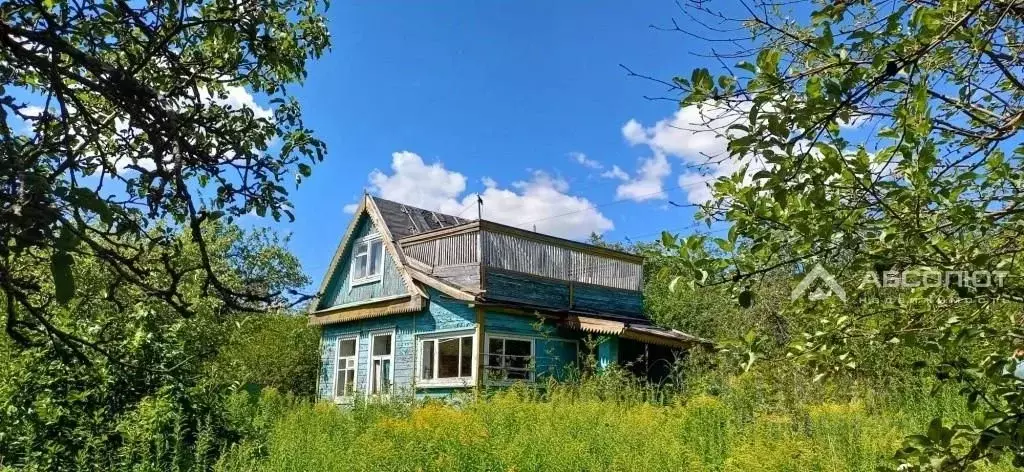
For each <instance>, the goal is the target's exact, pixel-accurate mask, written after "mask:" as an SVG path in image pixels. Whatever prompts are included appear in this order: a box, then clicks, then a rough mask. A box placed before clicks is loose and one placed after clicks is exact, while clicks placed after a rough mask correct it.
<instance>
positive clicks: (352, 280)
mask: <svg viewBox="0 0 1024 472" xmlns="http://www.w3.org/2000/svg"><path fill="white" fill-rule="evenodd" d="M375 241H380V271H378V272H377V273H376V274H374V275H369V276H363V277H356V260H357V258H358V256H359V254H360V253H357V252H356V248H358V247H359V245H360V244H366V262H365V263H364V266H363V268H364V269H368V268H369V265H370V257H371V255H370V248H372V247H373V243H374V242H375ZM385 252H386V251H385V250H384V238H383V237H382V236H381V234H380V233H374V234H370V235H368V236H363V237H362V238H359V239H357V240H356V241H355V242H353V243H352V255H351V259H352V260H351V261H349V268H348V277H349V287H355V286H357V285H365V284H371V283H374V282H380V281H381V279H383V278H384V265H385V264H384V254H385Z"/></svg>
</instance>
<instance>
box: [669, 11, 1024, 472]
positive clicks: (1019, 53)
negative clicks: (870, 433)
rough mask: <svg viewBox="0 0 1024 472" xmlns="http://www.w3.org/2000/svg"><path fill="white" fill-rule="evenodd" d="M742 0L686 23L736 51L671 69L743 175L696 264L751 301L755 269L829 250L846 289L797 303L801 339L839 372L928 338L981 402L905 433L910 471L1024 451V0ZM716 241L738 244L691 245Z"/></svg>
mask: <svg viewBox="0 0 1024 472" xmlns="http://www.w3.org/2000/svg"><path fill="white" fill-rule="evenodd" d="M787 5H794V6H792V9H789V8H790V7H789V6H787ZM739 6H740V8H739V9H740V10H742V11H744V14H743V15H739V16H735V15H730V14H729V13H727V12H723V11H718V10H715V8H716V5H715V4H714V3H713V2H708V3H695V4H687V5H685V6H682V7H681V8H682V12H683V14H685V15H687V16H690V17H691V18H693V19H694V21H695V22H697V23H698V24H700V25H704V26H706V29H705V30H704V32H699V31H695V30H693V29H689V28H688V29H684V28H680V27H678V26H676V27H674V28H670V29H672V30H675V31H679V32H680V33H681V34H686V35H694V36H697V37H698V38H700V39H702V40H704V41H705V42H704V44H710V45H711V50H712V51H713V52H714V56H715V57H716V59H717V60H718V63H719V64H720V67H719V68H718V69H719V70H720V72H717V71H716V74H714V75H713V74H712V71H711V70H709V69H705V68H702V69H697V70H694V71H693V72H692V74H690V76H689V77H688V78H676V79H674V80H673V81H671V82H663V83H664V84H667V85H668V86H669V87H671V88H672V89H673V90H675V91H677V92H679V93H680V94H681V96H682V99H681V101H680V105H681V106H687V107H694V108H696V109H699V110H700V111H701V114H702V116H703V117H704V120H703V122H702V123H701V125H702V126H704V127H706V128H710V131H709V132H711V133H715V134H717V135H718V136H719V137H720V138H721V139H724V140H726V141H727V142H728V151H727V153H726V154H723V155H719V156H708V164H712V165H727V166H731V167H727V168H730V169H732V170H734V172H732V173H731V174H730V175H728V176H726V177H722V178H719V179H718V180H717V181H716V182H715V183H714V185H713V191H714V197H713V200H712V201H710V202H708V203H707V204H706V205H705V206H704V207H703V208H702V211H701V212H700V214H699V217H700V218H704V219H706V220H708V221H727V222H729V223H730V225H731V226H730V230H729V233H728V235H727V236H726V237H723V238H718V239H711V238H707V237H697V238H694V239H691V240H684V241H681V242H679V243H678V244H677V247H678V249H679V252H680V258H681V259H682V260H683V261H684V266H685V267H686V270H685V273H686V274H687V275H688V279H689V280H690V281H691V282H692V283H693V284H694V285H705V286H707V285H727V286H731V287H733V288H734V290H735V292H736V294H737V295H738V297H739V301H740V304H741V305H749V304H750V303H751V291H750V289H749V287H748V284H749V282H750V281H752V280H755V279H756V278H758V277H759V276H761V275H763V274H768V273H770V272H772V271H778V270H780V269H783V270H784V272H785V273H786V274H787V276H789V274H791V276H793V277H799V276H800V275H802V274H807V273H808V272H810V269H811V268H812V267H814V266H815V265H816V264H821V265H822V266H823V267H824V268H825V269H826V270H827V271H828V272H830V273H831V274H833V275H835V276H836V277H837V278H838V279H839V281H840V282H841V285H842V288H843V289H845V295H846V299H845V301H844V300H841V299H840V298H839V297H836V296H833V297H829V298H825V299H820V300H810V299H808V298H807V297H801V298H798V299H796V300H795V301H793V302H792V303H790V304H788V306H787V307H786V308H785V310H786V311H787V313H788V314H789V315H790V316H793V317H796V318H801V319H806V320H813V321H814V323H815V328H814V329H811V330H808V332H807V333H805V335H804V337H803V338H802V339H800V340H799V342H796V343H794V345H793V353H794V354H797V355H798V357H799V358H800V359H802V360H803V361H805V362H807V363H808V364H809V365H811V366H812V367H814V368H815V369H817V371H818V372H819V376H826V375H835V374H837V373H841V372H843V371H845V370H849V369H856V368H857V366H858V358H857V357H858V356H857V352H858V349H855V348H854V347H855V346H872V347H873V348H874V349H875V351H882V350H884V349H885V347H886V346H891V345H897V344H899V345H912V346H914V347H915V348H919V349H920V352H923V353H928V354H927V355H922V356H921V357H920V358H919V359H916V361H918V366H919V367H921V368H923V369H925V370H924V372H929V373H931V374H933V375H934V376H935V377H936V378H937V379H939V380H940V381H944V382H955V383H956V384H957V385H959V386H960V387H961V388H962V392H963V394H964V395H965V396H966V397H967V399H968V401H969V403H970V405H971V406H972V407H974V408H976V409H977V410H978V411H979V415H978V418H979V419H978V421H977V422H976V423H975V424H958V425H946V424H944V423H943V422H942V419H941V418H936V420H935V421H933V422H932V424H931V426H930V427H929V430H928V432H927V434H922V435H919V436H915V437H912V438H908V440H907V446H906V448H905V449H904V450H902V451H901V453H900V456H899V457H900V458H901V460H902V461H904V463H905V467H909V468H911V469H941V470H954V469H955V470H961V469H966V468H969V467H970V466H972V465H973V464H975V463H976V462H978V461H981V460H993V461H994V460H999V459H1000V456H1001V455H1003V454H1005V453H1009V454H1012V455H1013V461H1014V464H1016V465H1024V434H1022V432H1024V429H1022V428H1021V425H1024V383H1022V382H1021V380H1019V379H1016V378H1014V377H1013V376H1012V375H1009V374H1008V364H1009V360H1008V357H1009V355H1010V353H1011V352H1012V350H1013V349H1012V348H1013V347H1014V346H1016V345H1020V343H1021V342H1022V341H1021V340H1022V339H1024V331H1022V330H1021V328H1020V322H1021V315H1020V310H1021V302H1022V301H1024V284H1022V283H1021V279H1020V278H1019V277H1017V276H1018V275H1019V274H1021V268H1022V265H1021V264H1022V263H1024V260H1022V258H1021V257H1018V256H1019V255H1020V254H1021V252H1022V250H1024V238H1021V232H1022V230H1024V218H1022V216H1024V193H1022V192H1021V188H1022V185H1024V165H1022V164H1024V162H1022V161H1024V145H1021V142H1022V140H1021V134H1022V133H1021V131H1022V130H1024V40H1022V37H1021V31H1024V29H1022V27H1024V24H1022V23H1024V5H1022V4H1021V3H1020V2H1019V1H1012V0H1011V1H1006V0H994V1H988V0H935V1H902V0H891V1H875V0H860V1H851V2H848V1H836V2H815V5H813V8H808V6H807V5H803V4H779V3H776V2H763V3H758V4H753V5H752V4H748V3H746V2H743V1H741V2H740V3H739ZM812 10H813V11H812ZM730 22H735V26H736V28H732V27H731V26H730V25H729V23H730ZM716 76H717V77H716ZM712 243H713V244H715V245H716V246H717V247H718V248H720V249H721V250H722V251H723V252H724V253H725V254H724V256H721V257H708V256H706V252H704V251H695V250H692V249H693V248H697V247H703V246H705V245H708V244H712ZM936 274H938V277H939V278H938V280H939V283H935V280H936V279H935V277H936ZM1000 274H1002V275H1000ZM1006 274H1008V276H1007V275H1006ZM894 281H898V282H899V283H893V282H894ZM904 281H906V282H908V283H904Z"/></svg>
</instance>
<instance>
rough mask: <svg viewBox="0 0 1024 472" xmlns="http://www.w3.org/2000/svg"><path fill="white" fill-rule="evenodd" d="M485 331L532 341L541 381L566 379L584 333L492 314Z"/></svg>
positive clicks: (511, 316)
mask: <svg viewBox="0 0 1024 472" xmlns="http://www.w3.org/2000/svg"><path fill="white" fill-rule="evenodd" d="M484 332H485V333H486V334H488V335H490V336H499V337H500V336H501V335H503V334H505V335H513V336H518V337H526V338H532V339H533V342H534V353H535V355H536V359H535V360H534V367H535V372H536V374H537V380H538V381H542V380H543V379H544V378H545V377H547V376H553V377H554V378H556V379H563V378H565V374H566V373H567V372H568V370H569V369H570V366H572V365H574V364H575V363H576V361H577V357H578V356H579V343H581V342H582V341H580V340H579V338H580V333H576V332H568V333H566V332H560V330H558V329H557V328H556V327H554V326H552V325H551V324H550V323H545V322H544V321H543V320H542V319H540V318H537V317H530V316H523V315H513V314H508V313H500V312H491V311H488V312H487V314H486V321H485V323H484Z"/></svg>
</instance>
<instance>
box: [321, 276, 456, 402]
mask: <svg viewBox="0 0 1024 472" xmlns="http://www.w3.org/2000/svg"><path fill="white" fill-rule="evenodd" d="M475 327H476V312H475V311H474V309H473V308H470V307H469V306H468V305H467V304H466V303H465V302H458V301H455V300H450V299H446V298H444V297H442V296H440V294H438V293H437V292H435V291H433V290H431V291H430V303H429V305H428V306H427V308H425V309H424V310H423V311H422V312H419V313H410V314H402V315H391V316H383V317H380V318H371V319H367V320H360V321H352V322H348V323H339V324H334V325H329V326H327V327H325V328H324V330H323V332H322V334H321V344H322V346H323V349H322V351H323V352H322V357H321V369H320V381H319V392H320V397H321V398H324V399H328V398H332V397H333V392H332V389H333V388H334V376H335V375H336V371H335V367H334V365H335V360H336V359H337V354H336V352H337V351H336V350H335V349H336V346H337V340H338V339H339V338H341V337H350V336H353V335H358V336H359V348H358V351H357V352H358V363H357V367H356V389H357V390H359V391H365V389H366V380H367V377H366V376H367V373H368V372H369V366H370V364H369V359H370V337H371V335H372V334H373V333H377V332H382V331H390V330H394V332H395V341H394V345H395V350H394V385H395V389H396V392H397V393H400V394H401V393H409V390H410V389H411V388H412V385H413V378H414V373H415V371H414V369H415V363H416V352H415V350H416V347H415V342H416V336H417V335H419V334H427V333H432V332H437V331H449V330H456V329H474V328H475Z"/></svg>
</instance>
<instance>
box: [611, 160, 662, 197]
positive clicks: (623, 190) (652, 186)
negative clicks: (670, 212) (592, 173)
mask: <svg viewBox="0 0 1024 472" xmlns="http://www.w3.org/2000/svg"><path fill="white" fill-rule="evenodd" d="M620 170H621V169H620ZM671 173H672V166H671V164H669V163H668V158H666V157H665V154H662V153H660V152H655V153H654V155H653V156H651V157H649V158H647V159H644V160H643V162H642V163H641V164H640V169H639V170H637V171H636V175H635V176H634V177H633V178H632V179H629V180H626V181H625V182H623V183H622V184H621V185H619V187H618V188H617V189H615V198H617V199H620V200H622V199H627V200H633V201H636V202H642V201H645V200H654V199H663V198H665V192H664V191H663V188H662V181H663V180H664V179H665V177H668V175H669V174H671Z"/></svg>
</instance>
